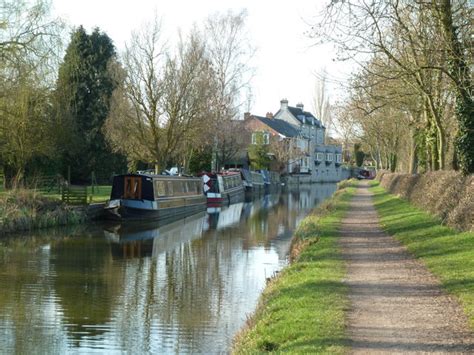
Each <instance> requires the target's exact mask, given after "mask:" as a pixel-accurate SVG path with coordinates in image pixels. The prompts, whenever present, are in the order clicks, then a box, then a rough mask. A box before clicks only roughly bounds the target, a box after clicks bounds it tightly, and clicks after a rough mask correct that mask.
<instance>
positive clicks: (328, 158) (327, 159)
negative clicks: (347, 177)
mask: <svg viewBox="0 0 474 355" xmlns="http://www.w3.org/2000/svg"><path fill="white" fill-rule="evenodd" d="M332 159H333V157H332V153H326V161H332Z"/></svg>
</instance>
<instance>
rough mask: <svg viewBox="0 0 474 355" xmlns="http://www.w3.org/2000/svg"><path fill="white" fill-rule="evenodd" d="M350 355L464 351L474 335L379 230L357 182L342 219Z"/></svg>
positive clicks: (473, 350) (472, 349)
mask: <svg viewBox="0 0 474 355" xmlns="http://www.w3.org/2000/svg"><path fill="white" fill-rule="evenodd" d="M340 243H341V247H342V253H343V256H344V259H345V260H346V264H347V270H348V274H347V277H346V280H345V282H346V283H347V285H348V286H349V300H350V310H349V312H348V319H347V322H348V335H349V346H350V348H351V353H353V354H368V353H373V354H374V353H377V354H383V353H390V354H393V353H403V354H406V353H469V354H474V335H473V333H472V332H471V331H470V330H469V326H468V321H467V318H466V316H465V315H464V314H463V312H462V310H461V307H460V305H459V303H458V302H457V301H456V300H455V299H454V298H453V297H451V296H448V295H447V294H446V293H445V292H444V291H442V290H441V288H440V283H439V281H438V280H437V279H436V278H435V277H434V276H433V275H432V274H431V273H430V272H429V271H428V270H427V269H426V267H425V266H424V265H423V264H422V263H421V262H419V261H418V260H416V259H414V258H413V257H412V256H411V255H410V254H409V253H408V252H407V250H406V248H405V247H403V246H402V245H401V244H400V243H399V242H397V241H396V240H395V239H394V238H393V237H391V236H388V235H387V234H385V233H384V232H383V231H382V230H381V228H380V224H379V219H378V216H377V212H376V211H375V209H374V206H373V202H372V197H371V192H370V191H369V190H368V186H367V184H366V183H364V182H363V183H361V184H360V185H359V187H358V189H357V192H356V195H355V196H354V199H353V200H352V202H351V207H350V210H349V213H348V215H347V216H346V218H345V219H344V220H343V221H342V226H341V240H340Z"/></svg>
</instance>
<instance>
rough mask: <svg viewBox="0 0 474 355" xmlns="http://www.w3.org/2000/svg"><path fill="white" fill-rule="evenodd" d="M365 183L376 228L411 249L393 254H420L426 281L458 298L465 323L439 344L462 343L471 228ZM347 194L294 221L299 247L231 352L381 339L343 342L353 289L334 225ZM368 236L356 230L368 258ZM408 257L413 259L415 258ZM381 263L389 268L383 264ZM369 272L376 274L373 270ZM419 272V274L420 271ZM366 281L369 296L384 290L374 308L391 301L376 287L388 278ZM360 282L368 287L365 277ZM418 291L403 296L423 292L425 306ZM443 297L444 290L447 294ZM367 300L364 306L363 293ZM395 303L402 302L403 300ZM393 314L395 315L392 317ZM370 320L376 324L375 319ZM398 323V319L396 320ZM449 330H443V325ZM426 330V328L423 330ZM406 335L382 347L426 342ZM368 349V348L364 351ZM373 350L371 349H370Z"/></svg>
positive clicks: (335, 347) (306, 349)
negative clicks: (444, 221) (363, 240)
mask: <svg viewBox="0 0 474 355" xmlns="http://www.w3.org/2000/svg"><path fill="white" fill-rule="evenodd" d="M372 185H373V186H372V187H371V188H370V192H371V193H373V201H374V206H375V208H376V209H377V211H378V213H379V215H380V218H381V219H380V224H381V226H382V227H383V229H384V230H385V232H386V233H387V234H388V235H393V236H394V237H395V239H397V240H398V241H400V242H401V243H402V244H404V245H406V246H407V248H408V250H409V252H410V253H412V255H408V254H407V256H404V255H405V254H403V253H401V254H400V255H402V254H403V255H402V256H404V257H405V258H406V257H408V258H411V259H412V260H416V259H419V260H421V264H423V265H425V266H426V267H427V268H428V269H429V272H431V273H433V274H434V275H435V276H434V277H433V276H432V275H431V274H430V278H432V279H433V280H434V283H435V284H438V285H440V286H441V288H443V289H444V290H446V291H447V292H448V293H450V294H452V295H454V296H455V298H453V304H456V303H457V302H458V300H459V302H460V304H461V306H462V308H463V311H464V314H465V315H467V318H468V320H466V323H465V324H466V326H465V328H463V329H462V331H463V332H464V333H461V332H455V333H456V334H461V335H460V339H458V340H459V341H458V342H457V343H456V344H454V343H452V341H453V340H452V339H447V340H446V341H447V344H448V345H446V346H448V347H449V346H450V345H449V344H454V345H456V346H459V347H460V348H463V349H464V347H465V345H464V344H465V343H464V341H467V340H466V339H469V337H470V336H471V335H470V334H471V331H470V330H469V329H467V328H469V327H468V326H467V321H469V322H470V326H471V329H474V233H472V232H471V233H469V232H464V233H461V232H456V231H455V230H453V229H451V228H449V227H445V226H443V225H441V220H440V219H438V218H436V217H432V216H430V215H428V214H427V213H425V212H423V211H421V210H419V209H417V208H416V207H413V206H412V205H410V204H409V203H408V202H406V201H403V200H401V199H400V198H397V197H395V196H393V195H391V194H389V193H387V192H386V191H385V190H384V189H383V188H381V187H380V186H377V185H378V183H377V182H373V183H372ZM353 193H354V191H353V189H351V188H349V189H344V190H341V191H339V192H338V193H337V194H336V196H335V197H334V198H333V199H332V200H331V201H330V202H329V208H327V209H326V211H324V213H323V216H322V217H317V216H316V214H317V213H320V212H319V211H314V212H313V213H312V214H311V215H310V216H308V217H307V218H306V219H305V220H304V223H302V224H301V226H300V228H299V229H298V231H297V232H296V238H298V239H301V236H303V240H304V239H306V243H305V242H303V243H302V244H301V243H299V244H298V243H297V244H296V245H297V246H298V245H303V247H302V248H299V249H301V250H300V256H299V257H297V258H296V260H295V262H293V263H292V264H291V265H290V266H288V267H287V268H286V269H284V270H283V271H282V272H281V273H280V275H279V276H278V277H277V278H276V279H274V280H272V281H271V282H270V283H269V285H268V286H267V288H266V289H265V290H264V292H263V294H262V296H261V300H260V303H259V305H258V307H257V310H256V312H255V314H254V316H253V317H252V318H250V319H249V321H248V324H247V326H246V327H245V329H243V330H242V331H241V332H240V333H239V334H238V335H237V336H236V338H235V343H234V348H233V352H234V353H255V352H262V351H285V352H286V351H288V352H295V353H329V352H330V353H343V352H346V351H348V350H349V347H353V346H355V345H354V344H356V345H357V344H358V345H357V346H358V347H359V348H360V349H362V348H364V346H363V345H364V344H365V345H367V346H369V345H368V344H372V346H375V344H382V343H377V342H374V343H367V342H362V343H361V342H359V343H353V342H352V341H351V340H350V339H352V338H351V336H352V335H353V334H349V333H348V332H349V329H348V322H349V319H348V317H349V314H348V313H349V312H348V311H349V298H351V300H353V297H354V294H352V295H351V294H350V293H349V292H353V291H354V290H353V289H351V288H349V287H348V284H347V283H346V282H343V279H346V278H347V277H348V275H347V274H346V266H345V265H346V264H345V263H346V260H342V255H341V251H340V249H339V245H338V241H339V237H340V233H339V232H338V230H339V229H340V226H341V221H342V218H343V216H344V215H345V213H346V211H347V210H348V207H349V201H350V200H351V195H352V194H353ZM354 208H355V209H356V210H357V208H358V207H357V206H353V207H352V210H354ZM360 210H361V211H360V212H362V213H364V212H363V211H364V209H363V208H360ZM370 224H371V223H368V224H367V226H366V228H368V229H367V230H369V229H370V228H372V227H370ZM374 226H375V225H374ZM354 233H355V234H356V235H355V237H358V235H357V232H354ZM371 234H372V233H369V232H367V234H364V235H365V237H366V238H367V239H368V240H367V243H368V245H367V246H366V247H367V248H369V249H367V251H366V253H364V251H363V250H361V251H360V252H361V253H363V254H362V255H365V256H368V254H367V253H369V251H370V252H373V251H374V249H373V248H375V249H377V248H378V246H379V244H375V245H373V244H372V243H371V241H370V239H371ZM374 236H375V235H374ZM392 240H393V239H392ZM374 242H375V240H374ZM357 245H358V247H359V248H362V247H364V246H363V245H362V244H360V243H359V244H357ZM296 249H298V248H296ZM389 254H390V253H388V254H387V255H389ZM384 255H385V254H384ZM390 255H391V254H390ZM413 256H414V257H415V259H413ZM364 260H365V259H364ZM416 262H417V263H419V261H416ZM379 264H380V262H379ZM379 264H378V265H379ZM403 264H404V263H403V257H401V266H402V267H403ZM389 269H391V268H388V269H387V270H389ZM426 272H428V271H426ZM420 275H421V274H420ZM374 277H377V273H376V274H375V276H374ZM420 277H421V279H424V277H423V276H420ZM421 279H420V280H421ZM427 279H428V276H427V277H426V280H427ZM437 279H439V280H440V281H438V280H437ZM393 281H394V282H395V286H394V287H395V288H396V287H399V289H400V290H404V291H406V292H408V293H409V292H410V290H411V289H410V288H409V287H404V285H398V286H396V282H397V275H394V276H393ZM371 282H375V284H374V285H373V286H374V287H375V288H374V289H376V290H378V291H377V293H375V297H377V295H379V294H380V292H382V294H383V295H384V296H383V297H382V300H381V302H382V303H381V306H382V307H383V306H384V303H386V302H390V300H391V299H392V300H393V298H392V297H391V295H390V292H388V291H387V290H386V288H387V287H386V286H385V287H384V284H386V283H387V282H388V279H387V280H379V281H376V280H372V281H371ZM378 282H380V283H381V284H380V285H379V286H380V287H379V286H377V285H378ZM367 285H369V286H370V285H371V283H368V284H367ZM430 287H431V286H430ZM436 287H438V286H436ZM436 287H435V286H433V287H432V288H433V292H435V293H437V294H438V293H440V292H441V291H436ZM414 289H415V291H416V289H417V288H416V286H414ZM383 290H385V291H383ZM438 290H439V288H438ZM379 291H380V292H379ZM384 292H385V293H384ZM387 292H388V293H387ZM418 292H419V290H418ZM441 293H444V292H441ZM357 295H359V294H357ZM370 295H371V292H369V293H368V296H369V297H370ZM393 296H395V295H393ZM425 296H427V294H418V293H417V292H415V293H414V294H413V295H411V296H410V295H408V296H407V297H413V300H415V302H416V300H417V299H418V298H419V300H420V301H421V299H422V298H423V299H424V298H426V301H427V302H428V303H427V304H429V303H430V302H432V301H433V300H434V298H433V297H425ZM450 297H451V296H448V298H450ZM375 301H376V300H375ZM368 302H369V303H368V304H370V302H371V301H370V299H369V301H368ZM423 302H424V301H423ZM435 303H436V302H435ZM351 304H352V301H351ZM398 304H400V305H404V302H401V303H398ZM387 306H388V304H387ZM408 307H409V306H408ZM392 308H393V309H394V312H395V313H397V312H398V311H397V309H396V307H395V308H394V307H392ZM454 308H456V307H454ZM427 309H428V307H427ZM459 309H460V308H459ZM387 310H388V308H387ZM412 311H413V310H412ZM459 312H461V311H459ZM383 313H384V312H381V313H380V312H379V313H377V314H375V317H379V316H381V315H383ZM461 313H462V312H461ZM411 314H412V315H413V317H415V318H416V320H415V321H416V322H420V320H422V319H423V318H424V317H425V316H427V317H430V314H429V312H427V311H426V309H424V308H422V309H419V310H417V311H416V312H412V313H411ZM352 316H353V315H352ZM352 316H351V317H352ZM418 316H420V317H418ZM356 317H357V315H356ZM394 317H396V316H395V315H394ZM462 317H464V315H463V314H461V316H460V317H457V318H462ZM448 318H455V317H448ZM373 321H374V322H375V321H381V322H383V320H381V319H377V320H373ZM401 321H402V322H404V320H401ZM450 322H451V320H449V321H448V320H447V321H446V323H440V325H443V324H447V325H446V326H447V327H448V328H449V325H450V324H451V323H450ZM374 324H375V323H374ZM430 324H431V323H430V322H425V325H427V326H428V328H429V325H430ZM381 327H382V328H385V327H390V324H381ZM382 328H381V329H382ZM364 329H369V328H364ZM397 329H398V328H397ZM400 329H404V328H403V324H401V325H400ZM456 329H457V328H456ZM456 329H454V328H453V329H451V328H450V331H453V330H456ZM431 333H432V332H431ZM431 333H430V331H429V329H428V330H427V332H426V334H431ZM376 334H378V333H376ZM380 334H382V333H380ZM383 334H386V335H387V336H388V337H389V338H390V337H391V336H393V335H394V334H396V332H395V333H394V332H393V329H392V332H390V331H388V332H386V333H383ZM417 334H418V336H420V334H421V335H423V334H424V333H423V332H421V333H420V332H419V333H417ZM463 334H464V335H463ZM466 334H467V335H466ZM366 335H367V334H366ZM412 335H413V334H411V335H408V334H407V337H408V338H410V339H411V340H413V341H414V343H413V344H411V343H410V344H408V343H406V341H407V340H408V338H407V337H405V339H404V341H401V342H398V340H397V339H391V338H390V339H391V340H390V341H392V340H393V341H394V342H393V343H392V342H390V343H383V344H391V345H390V346H392V347H393V349H401V350H403V349H404V350H403V351H407V349H408V348H407V346H408V347H409V346H412V345H413V346H415V348H417V349H425V350H426V349H428V348H430V346H433V344H431V343H422V342H421V343H417V341H418V340H415V338H413V337H412ZM431 335H432V334H431ZM364 336H365V335H364ZM463 337H465V338H463ZM412 338H413V339H412ZM420 339H421V338H420ZM432 340H433V339H432ZM438 340H439V339H438ZM438 340H436V339H435V340H433V341H438ZM440 341H441V340H440ZM383 344H382V345H383ZM469 344H470V343H469ZM469 344H468V343H466V346H468V347H469V346H473V345H472V344H471V345H469ZM437 346H440V347H441V348H443V346H445V345H444V344H441V343H439V344H438V345H437ZM369 348H370V346H369V347H368V348H367V349H369ZM353 349H354V348H353ZM364 349H365V348H364ZM374 349H375V348H372V350H374ZM377 349H378V347H377ZM380 350H381V351H382V350H383V349H380ZM385 350H386V349H385Z"/></svg>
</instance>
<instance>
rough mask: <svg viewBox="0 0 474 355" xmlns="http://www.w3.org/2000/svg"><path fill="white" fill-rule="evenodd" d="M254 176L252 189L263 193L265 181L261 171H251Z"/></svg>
mask: <svg viewBox="0 0 474 355" xmlns="http://www.w3.org/2000/svg"><path fill="white" fill-rule="evenodd" d="M250 175H251V176H252V190H253V192H254V193H263V192H264V190H265V181H264V179H263V175H262V173H260V172H259V171H253V170H251V171H250Z"/></svg>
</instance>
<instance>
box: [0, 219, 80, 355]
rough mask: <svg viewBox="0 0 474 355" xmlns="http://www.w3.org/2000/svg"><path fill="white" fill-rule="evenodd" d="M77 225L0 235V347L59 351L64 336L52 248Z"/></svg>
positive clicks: (27, 351) (19, 350)
mask: <svg viewBox="0 0 474 355" xmlns="http://www.w3.org/2000/svg"><path fill="white" fill-rule="evenodd" d="M79 230H80V229H79V228H77V227H75V228H57V229H48V230H47V231H46V230H45V231H37V232H35V233H34V234H27V235H13V236H12V237H11V238H2V239H1V241H0V284H1V285H2V291H1V292H0V328H1V329H3V330H5V332H4V333H3V336H2V337H0V349H2V351H1V352H5V353H19V354H30V353H41V354H46V353H61V350H60V349H61V347H62V346H63V345H64V343H65V342H66V338H65V334H64V333H63V329H62V324H63V323H62V317H61V309H60V308H59V305H58V302H57V297H56V296H57V295H56V292H55V288H54V278H55V276H56V273H55V270H54V266H53V265H52V263H51V260H52V259H54V255H53V253H52V248H54V245H56V244H60V243H67V241H68V240H70V239H71V235H72V234H74V233H77V232H78V231H79ZM52 334H54V336H51V335H52Z"/></svg>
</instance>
